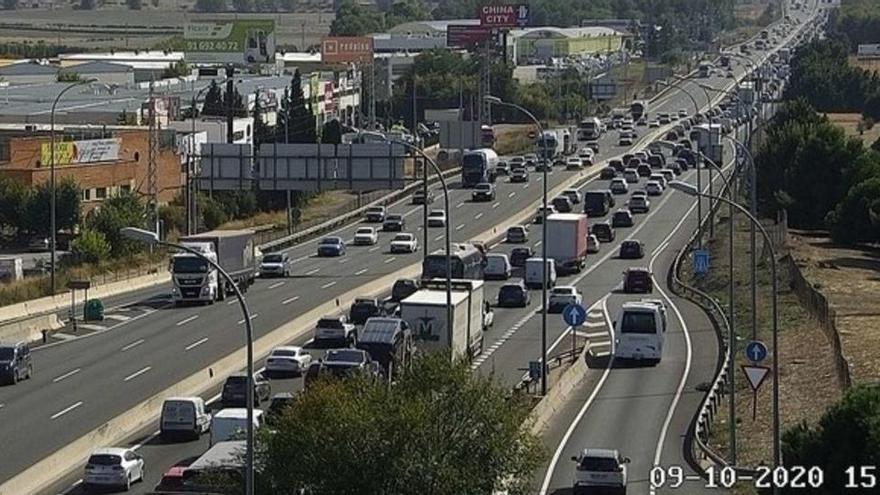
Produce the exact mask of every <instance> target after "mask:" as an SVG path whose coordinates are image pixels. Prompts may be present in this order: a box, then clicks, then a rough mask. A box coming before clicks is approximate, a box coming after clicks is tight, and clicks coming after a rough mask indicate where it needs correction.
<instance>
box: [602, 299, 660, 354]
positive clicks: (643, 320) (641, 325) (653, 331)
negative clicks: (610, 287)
mask: <svg viewBox="0 0 880 495" xmlns="http://www.w3.org/2000/svg"><path fill="white" fill-rule="evenodd" d="M614 335H615V338H616V340H615V346H614V357H615V358H616V359H635V360H642V359H644V360H648V361H653V362H654V363H655V364H656V363H659V362H660V359H661V358H662V357H663V342H664V340H665V337H666V306H664V305H663V301H661V300H659V299H642V300H641V301H631V302H625V303H623V305H622V306H621V307H620V313H618V315H617V321H615V322H614Z"/></svg>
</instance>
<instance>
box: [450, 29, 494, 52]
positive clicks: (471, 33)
mask: <svg viewBox="0 0 880 495" xmlns="http://www.w3.org/2000/svg"><path fill="white" fill-rule="evenodd" d="M491 37H492V30H491V29H490V28H487V27H485V26H472V25H469V24H450V25H448V26H446V46H449V47H458V48H467V47H469V46H473V45H476V44H478V43H482V42H484V41H486V40H488V39H489V38H491Z"/></svg>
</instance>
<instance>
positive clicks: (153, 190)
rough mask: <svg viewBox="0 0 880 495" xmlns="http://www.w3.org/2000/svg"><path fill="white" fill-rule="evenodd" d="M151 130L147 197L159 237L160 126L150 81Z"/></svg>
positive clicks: (149, 114)
mask: <svg viewBox="0 0 880 495" xmlns="http://www.w3.org/2000/svg"><path fill="white" fill-rule="evenodd" d="M148 119H149V130H148V131H147V132H148V136H147V140H148V146H149V148H148V149H147V196H148V197H149V200H148V201H149V205H148V211H149V212H150V216H151V218H150V223H151V224H152V227H153V231H154V232H156V235H157V236H161V233H160V232H159V171H158V166H157V162H156V161H157V160H158V155H159V135H158V134H159V125H158V122H157V121H156V96H155V94H154V93H153V81H150V99H149V108H148Z"/></svg>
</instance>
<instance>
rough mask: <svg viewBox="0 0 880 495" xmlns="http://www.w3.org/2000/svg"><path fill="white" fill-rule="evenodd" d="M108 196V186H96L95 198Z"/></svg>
mask: <svg viewBox="0 0 880 495" xmlns="http://www.w3.org/2000/svg"><path fill="white" fill-rule="evenodd" d="M106 198H107V188H106V187H98V188H95V199H106Z"/></svg>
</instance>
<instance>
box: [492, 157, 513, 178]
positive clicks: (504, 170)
mask: <svg viewBox="0 0 880 495" xmlns="http://www.w3.org/2000/svg"><path fill="white" fill-rule="evenodd" d="M495 175H510V166H509V165H508V164H507V162H505V161H504V160H500V161H499V162H498V163H496V164H495Z"/></svg>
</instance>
